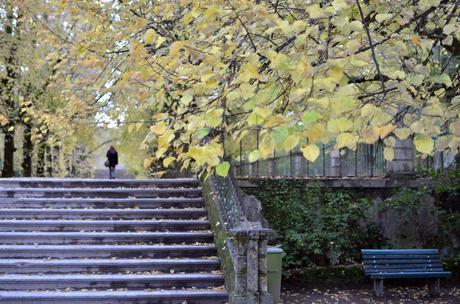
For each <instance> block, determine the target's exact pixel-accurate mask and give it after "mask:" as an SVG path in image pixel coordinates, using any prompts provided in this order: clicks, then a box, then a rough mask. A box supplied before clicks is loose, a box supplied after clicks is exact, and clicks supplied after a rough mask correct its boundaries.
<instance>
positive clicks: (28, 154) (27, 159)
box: [22, 124, 34, 177]
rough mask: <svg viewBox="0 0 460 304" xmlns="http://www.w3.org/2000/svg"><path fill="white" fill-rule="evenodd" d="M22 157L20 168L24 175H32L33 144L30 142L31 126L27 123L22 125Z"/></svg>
mask: <svg viewBox="0 0 460 304" xmlns="http://www.w3.org/2000/svg"><path fill="white" fill-rule="evenodd" d="M22 149H23V157H22V169H23V170H24V176H25V177H31V176H32V153H33V149H34V144H33V143H32V132H31V126H30V125H28V124H25V125H24V141H23V147H22Z"/></svg>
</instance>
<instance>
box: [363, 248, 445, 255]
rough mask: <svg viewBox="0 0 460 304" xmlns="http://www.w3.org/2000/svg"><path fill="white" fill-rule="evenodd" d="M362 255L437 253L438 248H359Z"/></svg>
mask: <svg viewBox="0 0 460 304" xmlns="http://www.w3.org/2000/svg"><path fill="white" fill-rule="evenodd" d="M361 253H362V254H363V255H368V254H372V255H382V254H383V255H391V254H403V255H407V254H439V251H438V249H361Z"/></svg>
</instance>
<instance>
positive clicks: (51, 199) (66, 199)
mask: <svg viewBox="0 0 460 304" xmlns="http://www.w3.org/2000/svg"><path fill="white" fill-rule="evenodd" d="M14 201H15V202H43V201H45V202H72V201H75V202H103V203H104V202H121V203H125V202H126V203H132V202H152V203H153V202H163V201H167V202H190V201H198V202H203V203H204V199H203V198H202V197H154V198H146V197H140V198H137V197H128V198H122V197H121V198H120V197H113V198H106V197H72V198H70V197H16V198H14Z"/></svg>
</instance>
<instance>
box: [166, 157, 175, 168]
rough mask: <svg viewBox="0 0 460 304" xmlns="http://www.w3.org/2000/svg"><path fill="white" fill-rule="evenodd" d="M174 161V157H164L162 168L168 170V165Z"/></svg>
mask: <svg viewBox="0 0 460 304" xmlns="http://www.w3.org/2000/svg"><path fill="white" fill-rule="evenodd" d="M175 160H176V158H175V157H172V156H169V157H166V158H165V159H164V160H163V166H164V167H165V168H168V167H169V165H170V164H171V163H172V162H173V161H175Z"/></svg>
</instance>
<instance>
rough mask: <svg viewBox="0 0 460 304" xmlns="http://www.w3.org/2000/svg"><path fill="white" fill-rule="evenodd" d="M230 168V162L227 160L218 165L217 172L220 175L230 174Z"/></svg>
mask: <svg viewBox="0 0 460 304" xmlns="http://www.w3.org/2000/svg"><path fill="white" fill-rule="evenodd" d="M229 170H230V163H229V162H227V161H225V162H222V163H220V164H218V165H217V167H216V173H217V175H219V176H223V177H226V176H227V175H228V171H229Z"/></svg>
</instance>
